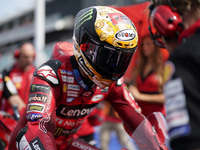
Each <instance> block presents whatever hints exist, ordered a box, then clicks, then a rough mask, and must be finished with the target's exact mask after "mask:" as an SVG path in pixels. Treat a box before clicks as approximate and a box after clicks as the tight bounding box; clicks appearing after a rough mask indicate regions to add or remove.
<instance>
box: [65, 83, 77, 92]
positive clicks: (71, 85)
mask: <svg viewBox="0 0 200 150" xmlns="http://www.w3.org/2000/svg"><path fill="white" fill-rule="evenodd" d="M67 89H69V90H76V91H80V86H79V85H74V84H68V87H67Z"/></svg>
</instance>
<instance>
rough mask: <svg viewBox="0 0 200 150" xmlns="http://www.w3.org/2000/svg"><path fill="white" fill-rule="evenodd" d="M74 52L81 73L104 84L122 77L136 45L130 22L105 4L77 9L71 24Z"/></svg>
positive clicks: (134, 31) (134, 33) (101, 84)
mask: <svg viewBox="0 0 200 150" xmlns="http://www.w3.org/2000/svg"><path fill="white" fill-rule="evenodd" d="M73 40H74V54H75V57H76V60H77V62H78V64H79V65H80V67H81V69H82V70H83V71H84V73H85V74H86V75H87V76H88V77H89V78H90V79H91V80H92V81H93V82H94V83H95V84H96V85H97V86H99V87H101V88H105V87H108V86H109V85H111V84H112V83H113V82H114V81H117V80H118V79H119V78H121V77H122V76H123V75H124V74H125V72H126V69H127V68H128V65H129V63H130V61H131V58H132V56H133V54H134V52H135V51H136V48H137V45H138V34H137V30H136V28H135V26H134V24H133V22H132V21H131V20H130V19H129V18H128V17H127V16H126V15H124V14H123V13H122V12H120V11H118V10H116V9H114V8H111V7H105V6H95V7H89V8H86V9H83V10H81V11H79V12H78V13H77V15H76V18H75V26H74V35H73Z"/></svg>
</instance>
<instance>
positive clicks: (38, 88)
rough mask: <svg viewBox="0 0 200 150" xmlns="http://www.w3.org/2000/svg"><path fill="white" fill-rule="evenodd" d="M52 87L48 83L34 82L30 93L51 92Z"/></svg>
mask: <svg viewBox="0 0 200 150" xmlns="http://www.w3.org/2000/svg"><path fill="white" fill-rule="evenodd" d="M50 89H51V87H50V86H47V85H41V84H32V85H31V88H30V93H35V92H42V93H46V94H49V91H50Z"/></svg>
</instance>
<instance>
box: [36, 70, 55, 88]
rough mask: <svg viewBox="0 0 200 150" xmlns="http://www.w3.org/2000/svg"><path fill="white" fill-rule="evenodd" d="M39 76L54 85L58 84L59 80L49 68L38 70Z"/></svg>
mask: <svg viewBox="0 0 200 150" xmlns="http://www.w3.org/2000/svg"><path fill="white" fill-rule="evenodd" d="M37 75H38V76H41V77H44V78H46V79H48V80H49V81H50V82H51V83H53V84H58V79H57V76H56V73H55V72H54V70H53V69H52V68H51V67H49V66H43V67H41V68H39V69H38V70H37Z"/></svg>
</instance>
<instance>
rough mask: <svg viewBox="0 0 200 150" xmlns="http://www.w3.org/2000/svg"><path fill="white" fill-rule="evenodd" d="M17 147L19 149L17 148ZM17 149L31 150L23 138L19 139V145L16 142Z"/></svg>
mask: <svg viewBox="0 0 200 150" xmlns="http://www.w3.org/2000/svg"><path fill="white" fill-rule="evenodd" d="M18 145H19V147H18ZM17 147H18V149H19V148H20V149H23V150H31V146H30V145H29V143H28V141H27V139H26V137H25V136H23V137H22V138H21V140H20V142H19V143H18V142H17Z"/></svg>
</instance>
